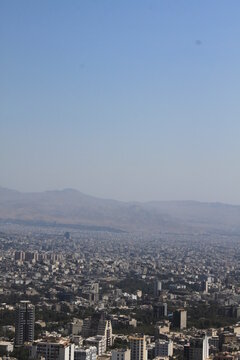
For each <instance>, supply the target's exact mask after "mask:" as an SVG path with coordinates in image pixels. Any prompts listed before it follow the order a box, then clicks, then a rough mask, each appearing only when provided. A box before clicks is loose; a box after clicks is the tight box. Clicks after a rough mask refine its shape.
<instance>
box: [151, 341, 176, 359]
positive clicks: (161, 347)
mask: <svg viewBox="0 0 240 360" xmlns="http://www.w3.org/2000/svg"><path fill="white" fill-rule="evenodd" d="M172 355H173V341H172V340H163V339H162V340H160V339H159V340H157V341H155V357H158V356H172Z"/></svg>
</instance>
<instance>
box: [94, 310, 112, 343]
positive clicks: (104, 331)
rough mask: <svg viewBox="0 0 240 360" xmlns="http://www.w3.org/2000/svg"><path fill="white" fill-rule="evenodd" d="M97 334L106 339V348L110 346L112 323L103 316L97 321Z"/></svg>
mask: <svg viewBox="0 0 240 360" xmlns="http://www.w3.org/2000/svg"><path fill="white" fill-rule="evenodd" d="M97 335H103V336H105V339H106V348H109V347H110V346H112V324H111V320H106V319H105V317H104V316H103V317H102V318H101V319H100V321H99V323H98V331H97Z"/></svg>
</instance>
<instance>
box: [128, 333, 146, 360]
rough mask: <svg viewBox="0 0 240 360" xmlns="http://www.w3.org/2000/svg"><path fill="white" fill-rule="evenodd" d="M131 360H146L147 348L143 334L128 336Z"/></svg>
mask: <svg viewBox="0 0 240 360" xmlns="http://www.w3.org/2000/svg"><path fill="white" fill-rule="evenodd" d="M129 342H130V350H131V360H147V349H146V339H145V335H143V334H142V335H135V336H130V337H129Z"/></svg>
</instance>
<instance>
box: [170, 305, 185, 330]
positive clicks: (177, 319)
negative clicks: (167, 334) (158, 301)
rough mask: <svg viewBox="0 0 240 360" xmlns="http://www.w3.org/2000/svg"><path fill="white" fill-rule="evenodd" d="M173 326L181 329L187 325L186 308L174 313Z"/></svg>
mask: <svg viewBox="0 0 240 360" xmlns="http://www.w3.org/2000/svg"><path fill="white" fill-rule="evenodd" d="M173 327H175V328H178V329H180V330H182V329H186V327H187V311H186V310H184V309H178V310H176V311H174V313H173Z"/></svg>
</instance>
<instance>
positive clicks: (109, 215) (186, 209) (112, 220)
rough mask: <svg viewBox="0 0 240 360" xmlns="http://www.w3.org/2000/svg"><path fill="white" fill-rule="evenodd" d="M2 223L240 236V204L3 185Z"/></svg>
mask: <svg viewBox="0 0 240 360" xmlns="http://www.w3.org/2000/svg"><path fill="white" fill-rule="evenodd" d="M0 221H1V222H7V221H11V222H24V223H26V224H27V223H29V224H32V223H34V224H48V225H51V224H52V225H58V224H59V225H60V224H65V225H68V226H79V227H81V226H82V227H90V228H91V227H92V228H94V227H95V228H96V229H112V230H116V231H146V232H176V233H194V232H215V233H226V234H227V233H230V234H235V235H236V234H240V206H238V205H228V204H223V203H203V202H198V201H152V202H121V201H116V200H109V199H100V198H97V197H93V196H89V195H85V194H82V193H81V192H79V191H77V190H73V189H64V190H59V191H58V190H55V191H45V192H28V193H24V192H19V191H16V190H10V189H6V188H2V187H0Z"/></svg>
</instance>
